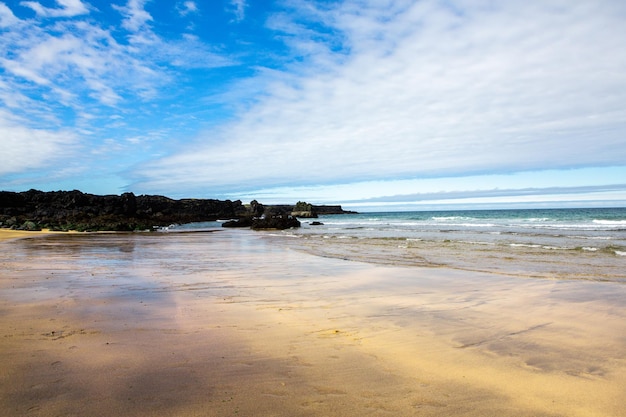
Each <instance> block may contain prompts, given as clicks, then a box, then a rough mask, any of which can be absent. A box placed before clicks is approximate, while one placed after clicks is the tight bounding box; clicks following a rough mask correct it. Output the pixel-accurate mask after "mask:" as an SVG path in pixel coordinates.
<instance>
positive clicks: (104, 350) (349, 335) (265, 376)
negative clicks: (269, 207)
mask: <svg viewBox="0 0 626 417" xmlns="http://www.w3.org/2000/svg"><path fill="white" fill-rule="evenodd" d="M28 236H33V235H28ZM263 236H264V235H263V234H262V233H254V232H250V231H245V230H229V231H220V232H216V233H206V234H204V233H193V234H174V233H171V234H160V233H152V234H108V235H102V234H100V235H98V234H72V235H68V234H55V235H41V236H40V235H37V236H36V237H32V238H26V239H19V240H7V241H5V242H3V243H0V249H1V250H0V253H1V254H0V268H1V269H0V270H1V271H2V272H1V273H0V312H1V314H0V358H2V359H1V361H2V366H1V367H0V369H1V370H0V407H1V408H2V409H3V410H5V412H7V413H8V415H28V416H30V415H32V416H59V415H64V416H84V415H92V416H109V415H111V416H112V415H127V416H222V415H241V416H258V415H263V416H314V415H333V416H372V415H373V416H382V415H390V416H391V415H393V416H414V415H419V416H457V415H458V416H460V415H463V416H581V417H582V416H607V417H608V416H611V417H615V416H618V417H619V416H626V407H625V406H624V397H625V395H626V308H624V307H626V286H625V285H624V284H621V283H615V282H594V281H573V280H551V279H531V278H528V279H524V278H520V277H511V276H505V275H500V274H492V273H480V272H470V271H462V270H452V269H446V268H419V267H403V266H393V265H373V264H368V263H363V262H353V261H345V260H340V259H329V258H324V257H319V256H313V255H309V254H306V253H302V252H301V251H296V250H291V249H289V248H288V247H287V246H286V245H276V244H275V242H272V239H266V238H264V237H263Z"/></svg>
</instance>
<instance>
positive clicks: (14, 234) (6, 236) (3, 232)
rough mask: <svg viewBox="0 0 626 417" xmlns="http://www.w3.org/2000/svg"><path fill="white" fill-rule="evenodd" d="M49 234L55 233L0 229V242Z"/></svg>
mask: <svg viewBox="0 0 626 417" xmlns="http://www.w3.org/2000/svg"><path fill="white" fill-rule="evenodd" d="M51 233H55V232H51V231H49V230H45V229H44V230H40V231H33V232H31V231H26V230H13V229H4V228H0V242H3V241H5V240H12V239H22V238H27V237H35V236H43V235H48V234H51ZM63 233H67V232H63Z"/></svg>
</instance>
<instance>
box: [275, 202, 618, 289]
mask: <svg viewBox="0 0 626 417" xmlns="http://www.w3.org/2000/svg"><path fill="white" fill-rule="evenodd" d="M313 221H318V222H320V223H322V224H321V225H314V224H313ZM301 222H302V227H301V228H299V229H290V230H286V231H283V232H281V233H279V235H282V236H289V237H295V238H299V239H293V240H299V241H300V242H298V243H295V242H294V243H291V245H292V246H294V247H296V246H299V247H301V248H304V249H305V250H309V251H311V252H314V253H317V254H320V255H324V256H333V257H343V258H346V259H357V260H363V261H370V262H382V263H395V264H409V265H427V266H449V267H455V268H463V269H472V270H483V271H498V272H505V273H512V274H519V275H525V276H542V277H558V278H584V279H598V280H610V281H626V208H588V209H511V210H458V211H457V210H454V211H453V210H450V211H412V212H381V213H360V214H343V215H327V216H321V217H320V218H318V219H301Z"/></svg>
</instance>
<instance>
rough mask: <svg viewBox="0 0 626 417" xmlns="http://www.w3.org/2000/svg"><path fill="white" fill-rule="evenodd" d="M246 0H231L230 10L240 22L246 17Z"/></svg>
mask: <svg viewBox="0 0 626 417" xmlns="http://www.w3.org/2000/svg"><path fill="white" fill-rule="evenodd" d="M246 7H248V5H247V3H246V0H230V5H229V11H230V12H231V13H232V14H233V15H235V21H237V22H240V21H242V20H243V19H245V17H246Z"/></svg>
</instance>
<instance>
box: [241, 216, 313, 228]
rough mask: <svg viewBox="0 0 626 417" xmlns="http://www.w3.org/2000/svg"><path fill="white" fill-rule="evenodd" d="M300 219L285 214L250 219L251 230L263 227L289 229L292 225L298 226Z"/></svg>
mask: <svg viewBox="0 0 626 417" xmlns="http://www.w3.org/2000/svg"><path fill="white" fill-rule="evenodd" d="M300 226H301V225H300V221H299V220H298V219H296V218H295V217H293V216H291V215H287V214H281V215H277V216H269V217H261V218H254V219H252V225H251V226H250V227H251V228H252V230H264V229H278V230H284V229H291V228H292V227H300Z"/></svg>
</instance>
